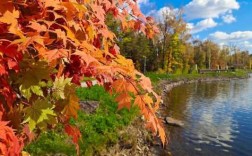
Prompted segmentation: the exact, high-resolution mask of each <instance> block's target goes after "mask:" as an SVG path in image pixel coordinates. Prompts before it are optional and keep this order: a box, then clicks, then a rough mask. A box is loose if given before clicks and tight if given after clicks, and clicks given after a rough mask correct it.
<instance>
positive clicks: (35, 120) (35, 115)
mask: <svg viewBox="0 0 252 156" xmlns="http://www.w3.org/2000/svg"><path fill="white" fill-rule="evenodd" d="M53 108H54V107H53V105H51V104H50V103H49V101H47V100H46V99H38V100H37V101H35V102H34V103H33V105H32V106H30V107H28V108H26V109H25V121H24V122H23V123H26V122H28V125H29V128H30V131H32V130H34V129H35V127H36V125H37V124H43V123H44V122H45V123H48V122H47V120H50V117H52V116H56V114H55V113H54V111H53V110H52V109H53Z"/></svg>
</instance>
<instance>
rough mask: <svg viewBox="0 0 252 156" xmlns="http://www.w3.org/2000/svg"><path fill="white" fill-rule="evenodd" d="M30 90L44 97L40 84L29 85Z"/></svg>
mask: <svg viewBox="0 0 252 156" xmlns="http://www.w3.org/2000/svg"><path fill="white" fill-rule="evenodd" d="M31 90H32V92H33V93H34V94H36V95H38V96H42V97H44V94H43V91H42V89H41V87H40V86H31Z"/></svg>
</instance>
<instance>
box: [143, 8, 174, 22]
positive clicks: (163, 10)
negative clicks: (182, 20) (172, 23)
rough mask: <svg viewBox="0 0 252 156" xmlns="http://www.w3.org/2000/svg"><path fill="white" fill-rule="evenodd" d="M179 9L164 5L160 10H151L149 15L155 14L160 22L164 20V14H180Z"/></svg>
mask: <svg viewBox="0 0 252 156" xmlns="http://www.w3.org/2000/svg"><path fill="white" fill-rule="evenodd" d="M178 11H179V9H176V8H175V9H172V8H170V7H163V8H160V9H159V10H151V11H150V12H149V13H148V14H147V16H153V17H154V18H155V19H156V20H157V21H158V22H162V21H163V15H164V14H166V15H174V14H178Z"/></svg>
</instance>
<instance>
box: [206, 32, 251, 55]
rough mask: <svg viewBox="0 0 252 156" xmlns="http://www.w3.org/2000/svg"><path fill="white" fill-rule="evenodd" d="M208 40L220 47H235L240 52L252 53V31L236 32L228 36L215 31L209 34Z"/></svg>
mask: <svg viewBox="0 0 252 156" xmlns="http://www.w3.org/2000/svg"><path fill="white" fill-rule="evenodd" d="M209 39H211V40H213V41H215V42H216V43H219V44H222V45H230V44H232V45H236V46H238V47H239V48H241V49H242V50H249V51H250V52H252V31H236V32H232V33H229V34H228V33H225V32H221V31H217V32H215V33H212V34H210V35H209Z"/></svg>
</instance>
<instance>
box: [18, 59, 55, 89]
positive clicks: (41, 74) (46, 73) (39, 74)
mask: <svg viewBox="0 0 252 156" xmlns="http://www.w3.org/2000/svg"><path fill="white" fill-rule="evenodd" d="M20 66H21V69H23V70H21V71H20V73H19V75H18V77H17V78H18V80H17V82H16V83H18V84H22V86H23V89H28V88H30V87H31V86H37V85H38V84H39V83H40V82H41V81H42V80H50V79H51V78H50V72H51V69H50V68H49V66H48V63H47V62H44V61H33V60H30V59H26V60H24V61H23V62H22V63H21V65H20Z"/></svg>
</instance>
